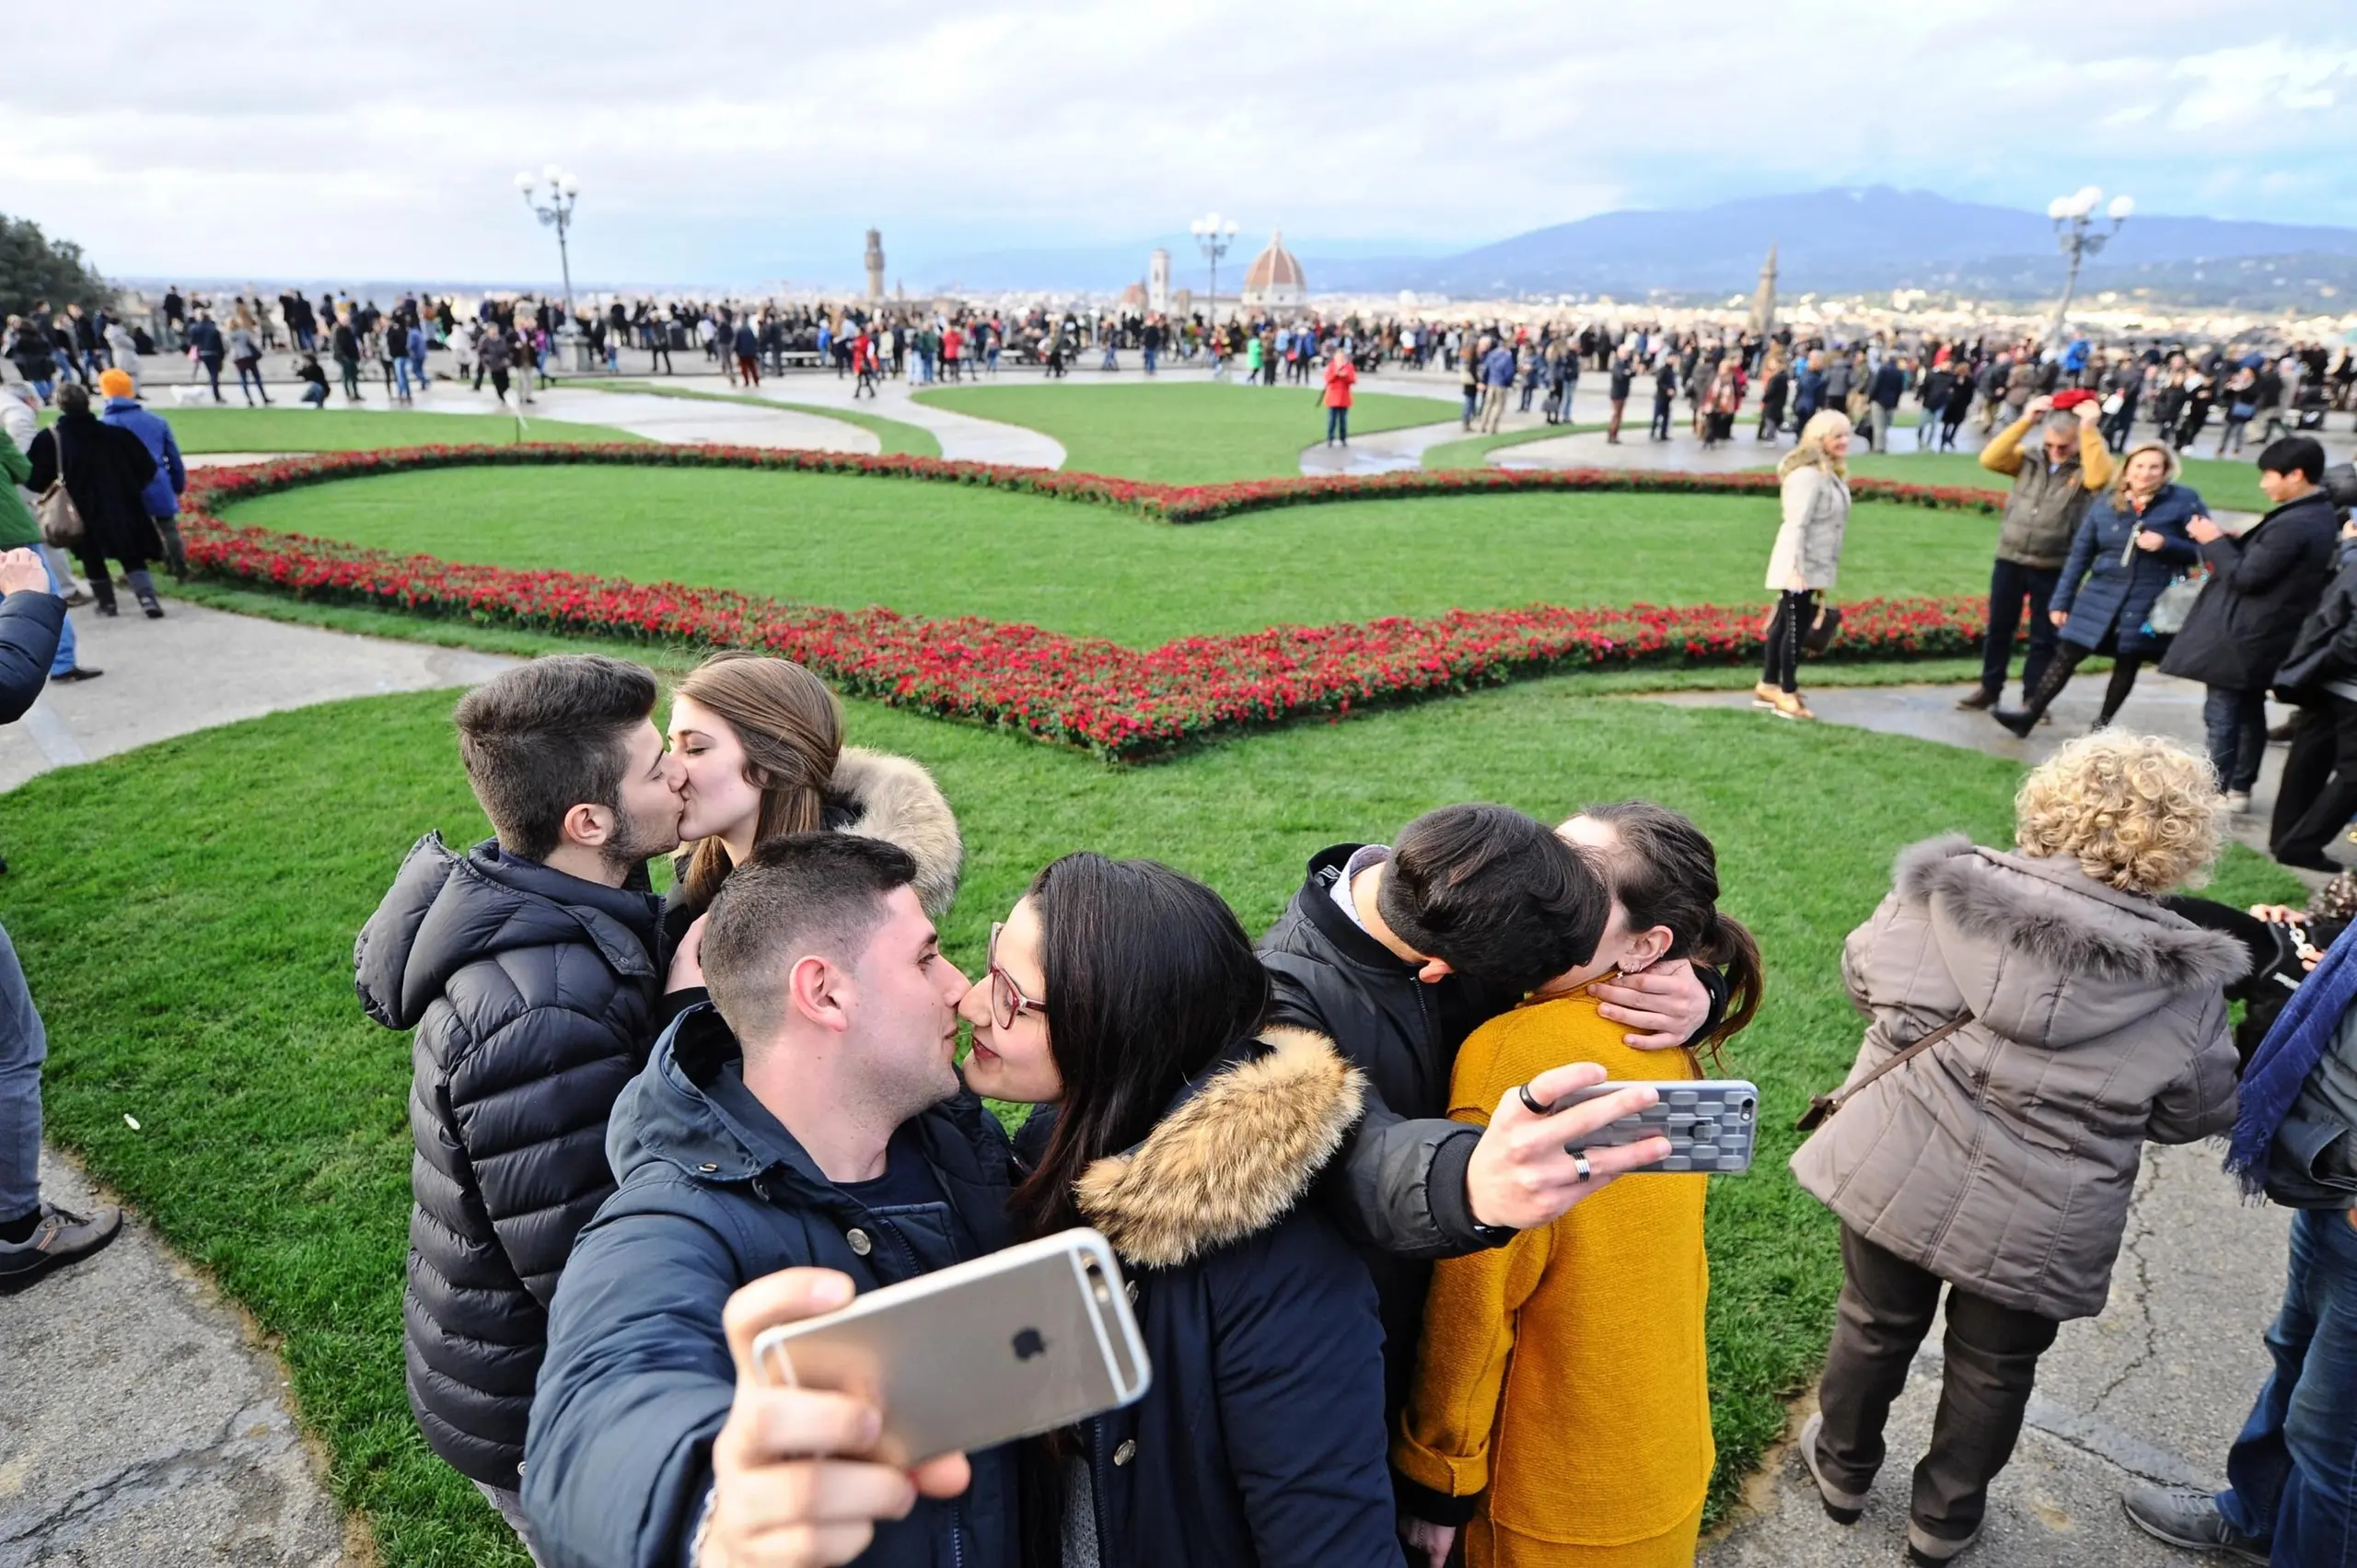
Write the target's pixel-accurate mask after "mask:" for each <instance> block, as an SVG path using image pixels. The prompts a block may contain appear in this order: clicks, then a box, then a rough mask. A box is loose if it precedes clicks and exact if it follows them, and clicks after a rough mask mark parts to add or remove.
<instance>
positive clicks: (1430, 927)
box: [1376, 806, 1612, 991]
mask: <svg viewBox="0 0 2357 1568" xmlns="http://www.w3.org/2000/svg"><path fill="white" fill-rule="evenodd" d="M1376 911H1377V912H1379V913H1380V914H1381V915H1382V916H1383V919H1384V923H1386V924H1387V925H1389V926H1390V927H1391V929H1392V930H1393V931H1394V932H1395V933H1397V934H1398V935H1399V937H1400V939H1401V940H1402V941H1404V942H1406V943H1407V944H1408V945H1409V946H1410V947H1413V948H1415V949H1416V951H1418V952H1419V953H1423V954H1426V955H1428V956H1430V957H1432V958H1441V959H1445V960H1446V962H1447V964H1448V966H1449V967H1450V968H1451V969H1453V970H1457V972H1458V973H1460V974H1464V975H1469V976H1470V977H1472V978H1473V979H1475V980H1479V981H1485V982H1488V983H1491V984H1494V985H1499V986H1502V987H1506V988H1510V989H1513V990H1515V991H1528V990H1530V989H1531V988H1532V987H1534V986H1537V985H1539V984H1541V983H1543V982H1544V981H1548V980H1550V979H1551V978H1553V977H1554V976H1556V975H1559V974H1562V972H1563V971H1564V970H1569V969H1573V968H1576V967H1577V966H1578V965H1581V964H1584V963H1585V962H1587V961H1588V959H1589V958H1593V957H1595V955H1596V943H1597V942H1598V941H1599V940H1601V939H1602V937H1603V935H1604V925H1605V922H1606V921H1607V920H1608V918H1610V916H1611V913H1612V890H1611V889H1610V887H1609V886H1608V884H1607V883H1606V881H1605V879H1604V877H1602V876H1600V875H1599V874H1598V873H1597V872H1596V868H1595V867H1594V866H1592V865H1590V864H1589V863H1588V861H1587V858H1586V857H1585V855H1583V854H1581V853H1580V852H1579V850H1578V849H1576V848H1575V847H1573V845H1571V844H1568V843H1566V842H1563V841H1562V839H1560V838H1558V837H1557V836H1556V835H1555V831H1554V830H1553V829H1551V828H1550V827H1548V826H1547V824H1546V823H1544V822H1541V821H1539V820H1538V819H1536V818H1534V817H1530V816H1527V815H1526V814H1524V813H1523V812H1520V811H1516V810H1515V809H1513V808H1512V807H1505V806H1444V807H1441V808H1440V809H1439V810H1437V811H1427V812H1425V813H1424V814H1423V815H1422V817H1419V818H1417V819H1415V820H1414V821H1412V822H1411V823H1409V824H1408V825H1407V826H1406V827H1405V828H1403V829H1401V830H1400V831H1399V842H1396V843H1395V844H1393V845H1392V849H1391V863H1390V867H1389V869H1388V870H1387V872H1386V873H1385V875H1384V878H1383V887H1382V890H1381V891H1380V893H1378V895H1377V896H1376Z"/></svg>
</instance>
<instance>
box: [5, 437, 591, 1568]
mask: <svg viewBox="0 0 2357 1568" xmlns="http://www.w3.org/2000/svg"><path fill="white" fill-rule="evenodd" d="M593 395H594V394H593ZM167 608H168V614H167V615H166V617H165V618H164V619H163V620H161V621H148V620H145V618H143V617H140V616H138V615H136V614H135V613H134V614H131V615H126V616H125V617H123V618H122V619H120V620H113V621H109V620H104V619H101V618H100V617H98V616H96V615H92V614H90V613H88V612H87V610H77V611H75V616H74V629H75V634H76V635H77V636H78V637H79V638H80V640H81V648H80V657H81V659H82V662H83V663H84V664H86V665H88V666H91V667H94V668H99V669H103V670H104V671H106V675H105V677H104V678H103V679H99V680H91V681H84V682H81V683H79V684H75V685H71V686H52V687H50V688H49V689H48V690H47V691H44V692H43V693H42V694H41V698H40V700H39V701H38V702H36V703H34V704H33V708H32V711H31V712H30V713H29V714H27V715H26V716H25V718H24V719H23V720H22V721H21V722H20V723H17V724H14V725H9V726H6V727H0V788H14V787H15V786H16V785H17V784H22V783H23V782H24V781H25V780H26V779H29V778H30V777H32V776H33V775H34V774H36V773H40V772H46V771H48V770H49V769H51V768H57V767H65V766H69V765H71V764H74V763H76V762H82V761H88V760H90V759H93V758H98V757H104V756H107V755H110V754H111V753H113V752H117V751H122V750H126V749H130V748H132V747H134V746H143V745H145V744H146V743H147V742H149V741H151V740H161V739H165V738H168V737H171V736H176V735H185V734H188V733H189V732H191V731H192V730H198V729H205V728H209V727H211V726H215V725H220V724H228V723H232V722H234V721H236V720H238V719H244V718H252V717H255V716H257V715H259V714H265V713H271V712H274V711H276V710H278V709H282V708H293V707H299V706H304V705H306V704H308V703H320V702H327V701H329V700H331V699H333V698H338V697H357V696H367V695H371V694H375V693H379V692H388V691H418V690H423V689H425V688H430V687H437V686H453V685H462V684H470V683H472V682H474V681H478V680H482V679H487V678H489V677H490V676H491V675H493V674H495V673H497V672H498V671H499V670H502V669H505V668H508V666H509V665H510V664H512V663H513V662H514V661H513V660H509V659H505V658H498V657H494V656H490V655H485V654H476V653H470V652H466V651H464V650H459V649H449V648H437V647H433V646H430V645H426V644H423V643H402V642H392V641H387V640H384V639H381V638H376V637H354V636H347V635H345V634H344V633H339V632H325V631H319V630H317V629H314V628H311V627H306V626H292V625H286V624H284V623H282V622H279V621H262V620H257V619H253V618H250V617H248V616H242V615H229V614H225V613H223V612H222V611H219V610H207V609H204V608H203V607H201V606H197V605H192V604H189V603H186V602H185V601H181V600H172V601H170V602H169V603H168V607H167ZM6 850H7V853H8V854H11V855H13V856H15V857H17V859H19V860H25V859H29V858H32V857H34V856H38V855H39V854H41V853H42V850H41V843H40V842H39V841H38V840H31V841H21V842H16V843H11V844H8V845H6ZM30 979H31V982H32V990H33V995H34V997H35V998H36V1000H38V998H39V997H40V995H41V975H40V974H39V973H35V974H33V975H32V976H31V977H30ZM41 1185H42V1189H43V1191H44V1193H45V1194H46V1195H47V1196H48V1197H49V1198H50V1199H51V1200H52V1201H53V1202H61V1203H64V1204H65V1205H66V1206H67V1207H69V1208H75V1207H87V1205H88V1204H89V1203H90V1202H93V1201H94V1200H97V1199H98V1198H99V1197H100V1195H99V1194H95V1193H94V1192H93V1191H92V1189H91V1185H90V1183H89V1182H88V1180H87V1179H86V1178H84V1177H83V1175H82V1174H81V1172H80V1171H79V1169H78V1168H77V1167H75V1165H74V1164H73V1162H72V1161H71V1160H69V1159H66V1158H64V1157H63V1156H59V1155H58V1154H57V1153H56V1152H55V1151H54V1150H51V1149H48V1148H44V1149H43V1150H42V1152H41ZM0 1365H6V1367H7V1368H8V1369H9V1371H8V1378H7V1386H6V1394H5V1397H0V1568H29V1565H31V1564H44V1565H47V1564H55V1565H58V1568H67V1565H73V1568H97V1565H98V1564H101V1563H104V1564H114V1563H156V1564H173V1565H176V1568H178V1565H188V1568H330V1565H332V1564H337V1563H344V1562H349V1563H353V1564H354V1565H355V1568H356V1565H360V1564H366V1563H367V1562H371V1561H373V1553H372V1552H371V1551H370V1550H369V1547H368V1543H367V1537H366V1531H365V1529H363V1528H361V1527H358V1526H357V1525H356V1524H354V1525H352V1526H349V1527H348V1526H347V1524H346V1522H345V1520H344V1518H343V1515H342V1513H341V1511H340V1510H339V1509H338V1508H337V1506H336V1504H335V1502H334V1500H333V1499H332V1497H331V1496H330V1494H329V1493H328V1490H327V1486H326V1483H325V1479H324V1469H323V1466H322V1463H321V1461H320V1459H319V1457H318V1456H317V1455H316V1454H315V1453H314V1452H313V1451H312V1450H311V1449H310V1447H309V1446H308V1445H307V1444H306V1442H305V1441H304V1439H303V1438H302V1436H301V1434H300V1432H299V1430H298V1429H297V1427H296V1423H295V1418H294V1414H293V1410H292V1406H291V1404H290V1402H289V1400H288V1399H287V1393H286V1385H285V1378H284V1373H283V1372H282V1371H281V1370H280V1368H279V1365H278V1362H277V1360H276V1358H275V1357H274V1356H273V1355H272V1354H271V1353H269V1351H268V1350H267V1349H265V1348H264V1347H263V1346H262V1345H261V1342H260V1341H259V1340H258V1339H257V1337H256V1336H255V1335H254V1334H253V1333H252V1332H251V1331H250V1329H249V1328H248V1326H247V1324H246V1322H245V1320H244V1319H243V1318H242V1317H241V1316H240V1315H239V1314H238V1311H237V1309H236V1308H235V1307H232V1306H230V1305H229V1304H227V1303H226V1302H224V1301H223V1300H222V1299H221V1298H220V1296H219V1295H217V1293H215V1291H214V1290H213V1289H212V1288H211V1287H210V1286H209V1285H208V1284H206V1283H204V1282H203V1280H201V1279H200V1278H199V1277H198V1276H197V1274H196V1273H195V1272H194V1271H192V1270H191V1269H190V1268H189V1267H188V1266H187V1265H186V1264H185V1263H182V1262H181V1261H180V1260H178V1259H177V1258H175V1257H174V1256H173V1255H172V1253H171V1252H170V1250H169V1249H167V1248H166V1247H165V1246H164V1244H163V1242H162V1241H161V1240H159V1239H158V1238H157V1236H156V1235H155V1233H154V1232H153V1231H151V1230H150V1229H149V1228H148V1227H147V1225H145V1222H144V1221H142V1220H141V1219H140V1217H139V1216H138V1214H136V1213H135V1212H134V1213H133V1214H130V1215H129V1216H128V1217H127V1219H126V1221H125V1224H124V1226H123V1234H122V1236H121V1237H118V1238H117V1239H116V1240H115V1243H114V1245H113V1246H111V1247H110V1248H108V1249H107V1250H106V1251H104V1252H102V1253H100V1254H99V1256H98V1257H96V1258H94V1259H92V1260H89V1261H88V1262H87V1263H82V1264H77V1265H75V1267H73V1268H69V1269H65V1270H62V1271H60V1272H57V1273H55V1274H53V1275H52V1276H50V1277H49V1278H47V1279H45V1280H43V1281H41V1283H39V1284H37V1285H34V1286H33V1287H32V1288H30V1289H29V1290H27V1291H24V1292H22V1293H21V1294H18V1295H10V1296H6V1297H0Z"/></svg>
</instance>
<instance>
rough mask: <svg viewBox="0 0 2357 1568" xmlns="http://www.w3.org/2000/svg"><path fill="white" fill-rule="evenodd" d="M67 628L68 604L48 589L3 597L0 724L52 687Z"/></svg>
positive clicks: (19, 714) (16, 716)
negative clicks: (61, 639)
mask: <svg viewBox="0 0 2357 1568" xmlns="http://www.w3.org/2000/svg"><path fill="white" fill-rule="evenodd" d="M0 483H6V481H5V480H0ZM64 627H65V601H64V599H62V598H58V597H57V596H56V595H55V594H53V593H51V592H50V591H49V590H48V589H46V588H24V589H21V590H19V591H17V592H16V593H13V594H10V595H9V596H8V597H7V598H0V724H14V723H16V722H17V720H18V719H20V718H23V717H24V716H25V713H26V710H28V709H29V708H30V707H31V706H32V705H33V700H34V699H35V698H37V697H39V696H40V695H41V688H42V687H44V686H46V685H47V684H49V666H50V662H51V661H52V659H54V658H56V657H57V639H58V636H59V634H60V633H62V632H63V631H64Z"/></svg>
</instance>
